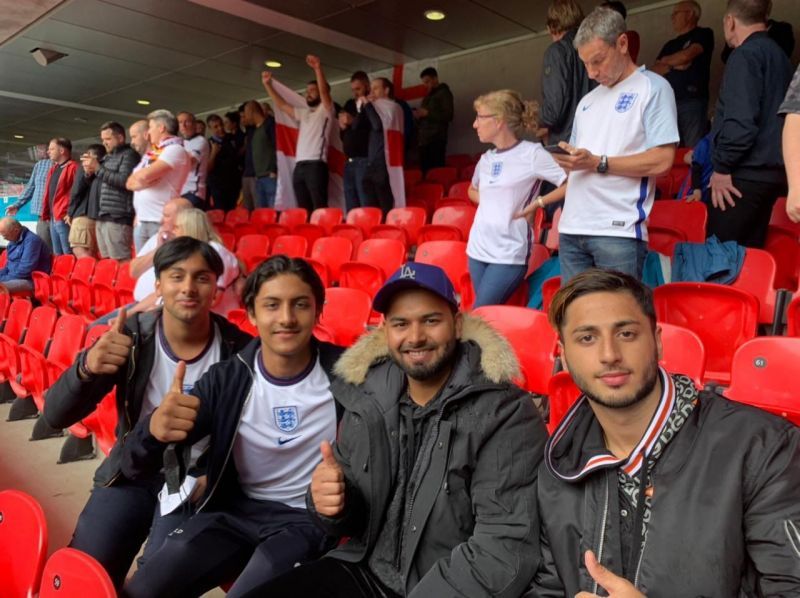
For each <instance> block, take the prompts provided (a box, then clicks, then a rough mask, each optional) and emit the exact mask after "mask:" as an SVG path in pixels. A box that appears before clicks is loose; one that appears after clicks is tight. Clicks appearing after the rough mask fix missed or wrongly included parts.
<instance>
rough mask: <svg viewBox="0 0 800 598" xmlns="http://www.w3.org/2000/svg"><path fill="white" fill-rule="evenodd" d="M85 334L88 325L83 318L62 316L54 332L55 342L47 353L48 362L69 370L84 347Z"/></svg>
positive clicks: (68, 315) (70, 315)
mask: <svg viewBox="0 0 800 598" xmlns="http://www.w3.org/2000/svg"><path fill="white" fill-rule="evenodd" d="M95 328H98V327H97V326H96V327H95ZM85 333H86V325H85V324H84V321H83V317H81V316H78V315H72V314H66V315H63V316H61V317H60V318H59V319H58V321H57V322H56V326H55V330H54V331H53V341H52V342H51V343H50V348H49V349H48V351H47V360H48V361H50V362H53V363H56V364H58V365H60V366H62V367H63V368H64V369H66V368H68V367H69V366H70V365H71V364H72V362H73V360H74V359H75V356H76V355H77V354H78V351H80V350H81V347H82V346H83V337H84V334H85Z"/></svg>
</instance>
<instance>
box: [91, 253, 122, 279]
mask: <svg viewBox="0 0 800 598" xmlns="http://www.w3.org/2000/svg"><path fill="white" fill-rule="evenodd" d="M118 270H119V262H118V261H117V260H112V259H110V258H107V259H102V260H99V261H98V262H97V265H95V267H94V274H93V275H92V284H95V283H102V284H106V285H108V286H113V285H114V281H115V280H116V279H117V271H118Z"/></svg>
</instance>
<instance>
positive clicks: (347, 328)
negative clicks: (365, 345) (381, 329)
mask: <svg viewBox="0 0 800 598" xmlns="http://www.w3.org/2000/svg"><path fill="white" fill-rule="evenodd" d="M371 313H372V298H371V297H370V296H369V294H368V293H366V292H364V291H362V290H360V289H347V288H341V287H337V288H330V289H325V305H324V306H323V307H322V317H321V318H320V325H321V326H322V327H323V328H325V329H326V330H329V331H331V332H332V333H333V341H334V343H335V344H337V345H340V346H342V347H349V346H350V345H352V344H353V343H354V342H356V340H358V337H359V336H361V335H362V334H364V332H365V331H366V329H367V322H368V321H369V317H370V314H371Z"/></svg>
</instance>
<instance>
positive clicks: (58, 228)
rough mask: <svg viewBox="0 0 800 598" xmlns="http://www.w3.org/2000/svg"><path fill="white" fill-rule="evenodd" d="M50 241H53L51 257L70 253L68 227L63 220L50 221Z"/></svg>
mask: <svg viewBox="0 0 800 598" xmlns="http://www.w3.org/2000/svg"><path fill="white" fill-rule="evenodd" d="M50 239H51V240H52V241H53V255H64V254H65V253H72V249H70V247H69V226H67V223H66V222H64V221H63V220H51V221H50Z"/></svg>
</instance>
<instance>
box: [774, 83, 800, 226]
mask: <svg viewBox="0 0 800 598" xmlns="http://www.w3.org/2000/svg"><path fill="white" fill-rule="evenodd" d="M778 113H779V114H785V115H786V122H785V123H784V125H783V159H784V160H785V162H786V178H787V179H788V182H789V193H788V195H787V196H786V213H787V214H788V215H789V218H791V219H792V222H800V67H798V69H797V70H796V71H795V72H794V78H793V79H792V83H791V85H790V86H789V91H787V92H786V97H785V98H784V100H783V104H781V107H780V108H779V109H778Z"/></svg>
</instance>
